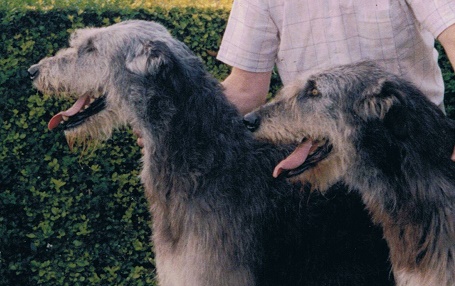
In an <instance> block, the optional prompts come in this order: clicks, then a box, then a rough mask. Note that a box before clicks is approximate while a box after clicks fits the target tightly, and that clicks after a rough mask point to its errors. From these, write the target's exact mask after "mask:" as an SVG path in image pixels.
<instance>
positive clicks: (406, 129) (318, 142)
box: [245, 62, 455, 286]
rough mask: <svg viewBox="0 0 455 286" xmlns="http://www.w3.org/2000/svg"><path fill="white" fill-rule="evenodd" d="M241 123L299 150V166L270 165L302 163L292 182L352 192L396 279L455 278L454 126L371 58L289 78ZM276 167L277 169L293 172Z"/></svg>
mask: <svg viewBox="0 0 455 286" xmlns="http://www.w3.org/2000/svg"><path fill="white" fill-rule="evenodd" d="M245 121H246V123H247V124H248V125H249V128H250V129H255V135H256V136H257V137H258V138H262V139H266V140H269V141H272V142H275V143H287V144H295V145H298V144H300V143H302V144H301V145H299V148H300V147H302V146H304V145H305V146H306V147H307V149H306V150H307V153H306V154H305V153H301V154H305V156H306V155H308V157H307V158H306V160H305V162H303V157H304V156H303V157H301V158H300V159H302V162H300V164H301V165H299V166H298V167H296V166H295V165H296V162H295V161H292V160H291V159H295V160H297V159H299V158H292V156H293V155H291V156H290V157H288V158H287V159H286V160H283V161H282V163H280V164H279V165H278V166H284V167H285V166H287V165H290V162H292V164H293V168H297V169H300V170H302V171H303V173H301V174H298V172H296V171H294V173H293V174H294V175H295V176H294V178H293V179H294V180H300V181H302V182H304V183H309V184H311V185H312V186H313V187H316V188H319V189H323V188H326V187H327V186H330V185H331V184H332V183H333V182H337V181H340V180H341V181H343V182H344V183H346V184H347V185H348V186H349V187H351V188H354V189H357V190H359V192H360V194H361V196H362V198H363V201H364V202H365V204H366V206H367V208H368V209H369V211H370V212H371V214H372V216H373V218H374V220H375V221H376V222H377V223H379V224H380V225H381V226H382V227H383V231H384V235H385V238H386V240H387V242H388V245H389V247H390V251H391V262H392V267H393V272H394V275H395V279H396V281H397V284H398V285H407V286H418V285H422V286H424V285H425V286H430V285H438V286H448V285H455V260H454V259H455V163H454V162H452V161H451V160H450V155H451V153H452V149H453V145H454V144H455V130H454V123H453V122H452V121H451V120H449V119H448V118H446V117H445V116H444V114H443V113H442V112H441V111H440V110H439V109H438V108H437V107H436V106H435V105H434V104H432V103H430V102H429V101H428V100H427V99H426V98H425V96H424V95H423V94H422V93H421V92H420V91H419V90H418V89H416V88H415V87H414V86H413V85H412V84H410V83H408V82H406V81H404V80H402V79H400V78H398V77H397V76H394V75H392V74H390V73H387V72H385V71H383V70H382V69H381V68H379V67H378V66H376V65H375V64H372V63H369V62H363V63H359V64H354V65H347V66H341V67H337V68H334V69H330V70H327V71H324V72H321V73H318V74H315V75H313V76H311V77H309V78H308V79H307V80H306V81H300V82H296V83H295V85H294V86H293V87H289V88H287V89H285V90H283V92H282V93H281V95H280V96H278V97H277V98H276V100H275V101H273V102H271V103H270V104H268V105H266V106H264V107H263V108H261V109H259V110H258V111H256V112H253V113H251V114H248V115H247V116H246V117H245ZM309 143H310V144H312V146H311V148H310V149H308V148H309V147H310V145H309ZM323 146H325V147H323ZM296 150H298V148H296ZM302 150H303V149H302ZM317 150H319V151H320V152H319V154H315V153H317ZM321 150H322V151H321ZM312 152H314V153H312ZM321 152H322V153H324V154H323V156H322V155H321ZM308 153H309V154H308ZM305 164H307V166H306V168H307V170H305V168H304V167H305ZM284 169H286V168H284ZM284 169H281V168H279V167H278V169H275V175H276V176H284V175H285V174H287V172H291V173H292V170H284Z"/></svg>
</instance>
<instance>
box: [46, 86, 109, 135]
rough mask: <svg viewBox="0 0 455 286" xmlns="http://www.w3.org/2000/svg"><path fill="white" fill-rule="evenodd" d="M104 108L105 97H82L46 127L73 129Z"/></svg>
mask: <svg viewBox="0 0 455 286" xmlns="http://www.w3.org/2000/svg"><path fill="white" fill-rule="evenodd" d="M105 108H106V96H105V95H98V94H97V95H95V96H93V95H88V94H86V95H83V96H81V97H79V99H78V100H77V101H76V102H75V103H74V104H73V106H71V107H70V108H69V109H67V110H65V111H61V112H59V113H57V114H56V115H54V116H53V117H52V118H51V120H50V121H49V123H48V125H47V127H48V128H49V130H52V129H54V128H56V127H62V128H63V129H64V130H69V129H72V128H75V127H77V126H79V125H81V124H82V123H84V122H85V121H86V120H87V118H89V117H91V116H93V115H95V114H97V113H99V112H101V111H102V110H103V109H105Z"/></svg>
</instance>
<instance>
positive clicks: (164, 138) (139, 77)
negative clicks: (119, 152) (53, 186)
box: [29, 21, 390, 286]
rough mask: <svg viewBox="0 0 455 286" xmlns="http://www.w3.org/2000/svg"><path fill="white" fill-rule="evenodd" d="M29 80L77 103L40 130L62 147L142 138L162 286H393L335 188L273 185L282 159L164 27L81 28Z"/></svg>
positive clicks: (382, 249)
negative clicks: (124, 131) (313, 190)
mask: <svg viewBox="0 0 455 286" xmlns="http://www.w3.org/2000/svg"><path fill="white" fill-rule="evenodd" d="M29 73H30V74H31V76H32V78H33V79H34V84H35V86H36V87H37V88H38V89H39V90H41V91H43V92H46V93H51V94H56V95H58V94H60V95H61V96H63V98H66V99H74V100H76V99H77V101H76V104H75V105H74V106H73V107H72V108H71V109H69V110H67V111H65V112H61V113H59V114H57V115H56V116H54V117H53V118H52V119H51V121H50V123H49V127H50V128H51V129H53V128H56V127H57V126H58V125H59V126H62V127H63V128H64V129H65V132H66V136H67V137H68V141H69V142H70V143H71V144H72V143H73V142H74V141H80V142H86V141H87V140H96V139H106V138H108V137H109V136H110V135H111V132H112V130H113V129H114V128H116V127H119V126H122V125H126V124H128V125H130V126H132V127H133V128H135V129H138V130H139V131H140V132H141V133H142V136H143V139H144V145H145V147H144V154H143V170H142V173H141V178H142V182H143V184H144V187H145V192H146V197H147V198H148V200H149V203H150V211H151V213H152V217H153V237H152V239H153V244H154V246H155V251H156V267H157V273H158V280H159V283H160V285H163V286H169V285H172V286H184V285H190V286H198V285H207V286H217V285H220V286H221V285H232V286H248V285H274V286H276V285H365V286H367V285H368V286H371V285H387V284H389V283H390V277H389V273H388V271H390V268H389V264H388V262H387V257H388V249H387V247H386V246H385V243H383V241H382V240H381V235H382V234H381V233H380V232H378V230H377V229H376V228H374V227H372V225H371V224H370V221H369V219H368V216H367V214H366V213H365V212H363V205H362V204H361V203H360V199H357V197H356V196H355V195H346V194H343V193H342V192H341V191H339V190H338V189H341V188H343V186H341V185H336V186H334V187H333V189H334V192H333V193H334V194H335V195H332V194H328V195H327V198H326V197H322V196H321V195H318V194H310V193H309V192H304V193H301V192H298V191H296V190H293V187H292V186H290V185H288V184H287V183H286V182H285V180H282V179H278V180H275V179H273V178H272V176H271V171H272V169H273V166H275V164H276V163H277V162H278V161H279V160H280V159H282V158H283V157H284V156H285V154H284V152H285V150H284V149H283V150H280V148H277V147H274V146H272V145H270V144H268V143H261V142H259V141H256V140H254V139H253V138H252V135H251V134H250V133H249V132H248V131H247V130H246V128H245V127H244V125H243V122H242V118H241V117H240V116H239V114H238V113H237V111H236V109H235V108H234V107H233V106H231V105H230V104H229V103H228V102H227V100H226V99H225V97H224V95H223V93H222V89H221V86H220V85H219V83H218V82H217V81H216V80H215V79H213V78H212V77H211V76H210V75H209V74H208V73H207V72H206V71H205V70H204V68H203V65H202V63H201V61H200V60H199V59H198V58H197V57H196V56H195V55H194V54H193V53H191V52H190V51H189V50H188V48H187V47H186V46H185V45H184V44H182V43H181V42H179V41H177V40H175V39H173V38H172V37H171V36H170V34H169V33H168V32H167V31H166V30H165V28H163V27H162V26H161V25H159V24H156V23H152V22H145V21H128V22H123V23H119V24H116V25H113V26H110V27H106V28H96V29H84V30H78V31H76V32H75V33H74V34H73V35H72V37H71V40H70V47H69V48H68V49H64V50H62V51H60V52H58V53H57V55H56V56H54V57H49V58H45V59H43V60H41V61H40V62H39V63H38V64H37V65H34V66H32V67H31V68H30V69H29ZM95 98H96V100H95V101H94V102H93V103H91V104H90V106H88V107H86V108H85V109H84V107H81V105H80V104H79V103H83V104H89V103H90V102H91V101H92V100H91V99H95ZM76 112H77V113H76ZM66 117H69V118H66ZM60 121H62V122H64V123H63V124H59V123H60ZM286 152H287V151H286Z"/></svg>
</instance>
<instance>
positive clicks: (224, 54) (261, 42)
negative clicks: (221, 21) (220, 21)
mask: <svg viewBox="0 0 455 286" xmlns="http://www.w3.org/2000/svg"><path fill="white" fill-rule="evenodd" d="M267 5H268V4H267V3H266V1H264V0H249V1H245V0H235V1H234V4H233V6H232V10H231V14H230V16H229V20H228V24H227V27H226V31H225V32H224V36H223V40H222V42H221V46H220V50H219V51H218V56H217V58H218V60H220V61H222V62H224V63H226V64H228V65H231V66H234V67H237V68H240V69H243V70H246V71H250V72H267V71H271V70H272V69H273V66H274V64H275V59H276V55H277V50H278V45H279V36H278V29H277V27H276V25H275V23H274V22H273V21H272V19H271V17H270V14H269V13H268V10H267V9H268V6H267Z"/></svg>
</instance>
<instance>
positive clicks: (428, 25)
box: [406, 0, 455, 39]
mask: <svg viewBox="0 0 455 286" xmlns="http://www.w3.org/2000/svg"><path fill="white" fill-rule="evenodd" d="M406 1H407V2H408V5H409V6H410V7H411V9H412V11H413V12H414V15H415V17H416V19H417V21H418V22H419V23H420V24H421V25H422V26H423V27H424V28H425V29H427V30H428V31H430V33H431V34H432V35H433V37H434V38H435V39H436V38H437V37H438V36H439V35H440V34H441V33H442V32H443V31H444V30H445V29H447V28H448V27H449V26H451V25H453V24H455V1H453V0H406Z"/></svg>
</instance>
